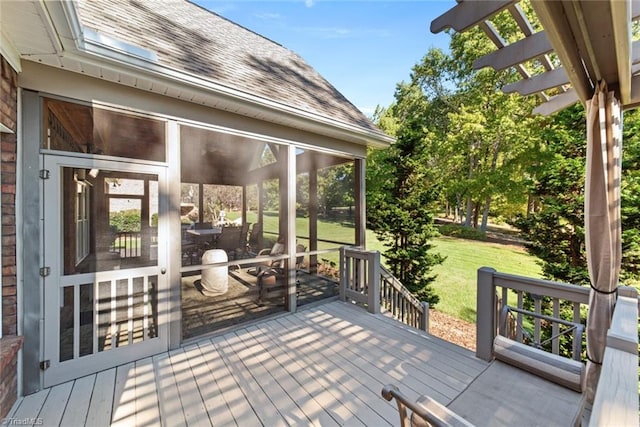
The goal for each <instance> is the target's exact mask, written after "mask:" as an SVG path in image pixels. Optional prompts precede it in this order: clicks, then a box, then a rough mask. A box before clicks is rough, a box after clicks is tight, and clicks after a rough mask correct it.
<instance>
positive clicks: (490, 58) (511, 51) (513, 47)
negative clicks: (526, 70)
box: [473, 31, 553, 71]
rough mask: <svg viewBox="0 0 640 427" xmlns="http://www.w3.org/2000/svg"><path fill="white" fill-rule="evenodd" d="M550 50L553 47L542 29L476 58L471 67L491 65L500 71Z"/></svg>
mask: <svg viewBox="0 0 640 427" xmlns="http://www.w3.org/2000/svg"><path fill="white" fill-rule="evenodd" d="M552 50H553V47H552V46H551V43H549V39H548V38H547V36H546V34H545V33H544V31H540V32H538V33H535V34H534V35H532V36H531V37H527V38H524V39H521V40H518V41H517V42H515V43H511V44H510V45H507V46H505V47H503V48H502V49H499V50H497V51H495V52H491V53H490V54H488V55H485V56H482V57H480V58H478V59H476V60H475V61H474V63H473V68H476V69H478V68H483V67H491V68H493V69H494V70H496V71H500V70H504V69H505V68H509V67H514V66H516V65H518V64H521V63H523V62H526V61H529V60H531V59H534V58H535V57H537V56H540V55H544V54H546V53H549V52H551V51H552Z"/></svg>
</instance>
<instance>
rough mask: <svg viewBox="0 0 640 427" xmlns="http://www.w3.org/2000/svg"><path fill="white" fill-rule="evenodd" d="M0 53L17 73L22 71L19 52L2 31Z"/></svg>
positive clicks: (0, 33)
mask: <svg viewBox="0 0 640 427" xmlns="http://www.w3.org/2000/svg"><path fill="white" fill-rule="evenodd" d="M0 54H2V56H3V57H4V59H6V60H7V62H8V63H9V65H11V68H13V69H14V70H15V71H16V72H17V73H21V72H22V65H21V64H20V53H19V52H18V50H17V49H16V48H15V46H13V43H11V40H9V38H8V37H7V36H6V35H5V34H4V32H0Z"/></svg>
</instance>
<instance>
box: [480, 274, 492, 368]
mask: <svg viewBox="0 0 640 427" xmlns="http://www.w3.org/2000/svg"><path fill="white" fill-rule="evenodd" d="M495 272H496V270H494V269H493V268H489V267H482V268H480V269H478V283H477V301H476V305H477V319H476V357H478V358H480V359H482V360H486V361H490V360H491V359H492V358H493V339H494V338H495V331H496V316H495V312H496V309H495V308H496V297H495V295H496V292H495V286H494V285H493V274H494V273H495Z"/></svg>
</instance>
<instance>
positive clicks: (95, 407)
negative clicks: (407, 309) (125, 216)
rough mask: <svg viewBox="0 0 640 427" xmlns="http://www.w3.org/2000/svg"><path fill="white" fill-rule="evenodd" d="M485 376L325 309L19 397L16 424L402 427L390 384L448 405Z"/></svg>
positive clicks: (402, 336) (459, 357)
mask: <svg viewBox="0 0 640 427" xmlns="http://www.w3.org/2000/svg"><path fill="white" fill-rule="evenodd" d="M486 367H487V364H486V363H485V362H482V361H479V360H477V359H475V357H474V356H473V354H472V353H471V352H469V351H468V350H465V349H462V348H459V347H457V346H455V345H453V344H450V343H447V342H445V341H442V340H439V339H437V338H435V337H432V336H430V335H428V334H426V333H424V332H420V331H416V330H415V329H413V328H408V327H405V326H403V325H401V324H400V323H398V322H396V321H395V320H393V319H390V318H388V317H387V316H385V315H372V314H369V313H367V312H366V311H365V310H364V309H362V308H360V307H357V306H354V305H351V304H346V303H342V302H338V301H332V302H327V303H324V304H320V305H317V306H315V307H312V308H309V309H306V310H301V311H299V312H297V313H293V314H284V315H278V316H275V317H272V318H269V319H264V320H262V321H260V322H256V323H253V324H249V325H244V326H241V327H239V328H237V329H235V330H232V331H226V332H224V333H222V334H221V335H218V336H214V337H209V338H206V339H202V340H201V341H197V342H191V343H190V344H188V345H185V346H184V347H182V348H178V349H175V350H171V351H169V352H166V353H161V354H158V355H155V356H153V357H150V358H146V359H142V360H138V361H136V362H132V363H129V364H127V365H122V366H119V367H117V368H112V369H109V370H107V371H104V372H99V373H97V374H95V375H92V376H88V377H85V378H81V379H78V380H76V381H71V382H68V383H65V384H61V385H59V386H56V387H53V388H51V389H46V390H43V391H41V392H38V393H35V394H33V395H31V396H26V397H24V398H21V399H19V400H18V402H16V405H15V406H14V408H13V409H12V416H13V417H15V418H21V419H26V418H34V420H37V419H38V417H43V416H46V417H47V425H49V424H51V425H82V424H83V423H84V425H87V426H92V427H93V426H104V425H140V426H142V425H145V426H156V425H162V426H171V427H173V426H187V425H188V426H229V425H238V426H258V425H264V426H269V427H271V426H289V425H296V426H297V425H314V426H335V425H348V426H374V425H375V426H384V425H397V424H398V413H397V408H396V407H395V405H394V404H392V403H390V402H387V401H385V400H384V399H383V398H382V397H381V396H380V391H381V389H382V387H383V386H384V385H385V384H387V383H394V384H396V385H398V386H400V387H401V388H402V389H403V391H405V392H406V393H407V395H409V396H415V397H417V396H418V395H420V394H424V393H428V394H430V395H431V396H432V397H434V398H436V399H437V400H439V401H441V402H442V403H444V404H448V403H449V402H451V401H452V400H453V398H455V397H456V396H457V395H458V394H459V393H460V392H461V391H462V390H464V389H465V388H466V387H467V386H469V384H470V383H471V382H472V381H473V380H474V379H475V378H476V377H477V376H478V375H479V374H480V372H482V371H483V370H484V369H485V368H486ZM50 420H53V423H50V422H49V421H50Z"/></svg>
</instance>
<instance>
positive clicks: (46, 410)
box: [36, 381, 73, 425]
mask: <svg viewBox="0 0 640 427" xmlns="http://www.w3.org/2000/svg"><path fill="white" fill-rule="evenodd" d="M72 389H73V381H70V382H67V383H63V384H60V385H57V386H55V387H52V388H51V392H50V393H49V395H48V396H47V399H46V400H45V401H44V404H43V405H42V409H41V410H40V413H39V414H38V417H39V418H41V419H42V420H43V421H46V422H47V423H51V425H60V421H62V415H63V414H64V409H65V408H66V406H67V402H68V401H69V395H70V394H71V390H72ZM71 407H73V406H71ZM36 424H37V423H36Z"/></svg>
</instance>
